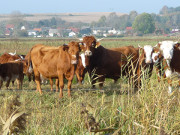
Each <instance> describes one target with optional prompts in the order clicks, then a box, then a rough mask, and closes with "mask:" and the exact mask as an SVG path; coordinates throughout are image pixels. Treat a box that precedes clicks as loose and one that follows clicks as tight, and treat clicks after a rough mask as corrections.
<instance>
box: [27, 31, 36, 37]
mask: <svg viewBox="0 0 180 135" xmlns="http://www.w3.org/2000/svg"><path fill="white" fill-rule="evenodd" d="M28 36H30V37H36V36H37V33H36V31H35V30H28Z"/></svg>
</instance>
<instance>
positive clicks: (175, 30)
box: [171, 28, 180, 33]
mask: <svg viewBox="0 0 180 135" xmlns="http://www.w3.org/2000/svg"><path fill="white" fill-rule="evenodd" d="M176 32H180V29H178V28H174V29H172V30H171V33H176Z"/></svg>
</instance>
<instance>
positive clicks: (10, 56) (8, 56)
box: [0, 53, 21, 64]
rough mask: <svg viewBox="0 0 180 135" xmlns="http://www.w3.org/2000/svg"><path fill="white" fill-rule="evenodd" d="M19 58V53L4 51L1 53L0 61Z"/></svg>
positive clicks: (4, 61)
mask: <svg viewBox="0 0 180 135" xmlns="http://www.w3.org/2000/svg"><path fill="white" fill-rule="evenodd" d="M18 59H21V57H20V56H19V55H11V54H8V53H4V54H3V55H1V56H0V63H1V64H3V63H7V62H9V61H15V60H18Z"/></svg>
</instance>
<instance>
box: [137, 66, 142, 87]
mask: <svg viewBox="0 0 180 135" xmlns="http://www.w3.org/2000/svg"><path fill="white" fill-rule="evenodd" d="M137 83H138V84H137V85H138V88H140V87H141V71H140V66H138V68H137Z"/></svg>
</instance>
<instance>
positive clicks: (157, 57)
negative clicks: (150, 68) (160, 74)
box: [152, 47, 163, 64]
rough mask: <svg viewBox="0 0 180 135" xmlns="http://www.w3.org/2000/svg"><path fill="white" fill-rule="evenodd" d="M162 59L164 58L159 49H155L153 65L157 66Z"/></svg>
mask: <svg viewBox="0 0 180 135" xmlns="http://www.w3.org/2000/svg"><path fill="white" fill-rule="evenodd" d="M162 58H163V56H162V54H161V52H160V50H159V48H156V47H154V48H153V53H152V60H153V63H155V64H157V63H158V62H159V61H160V59H162Z"/></svg>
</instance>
